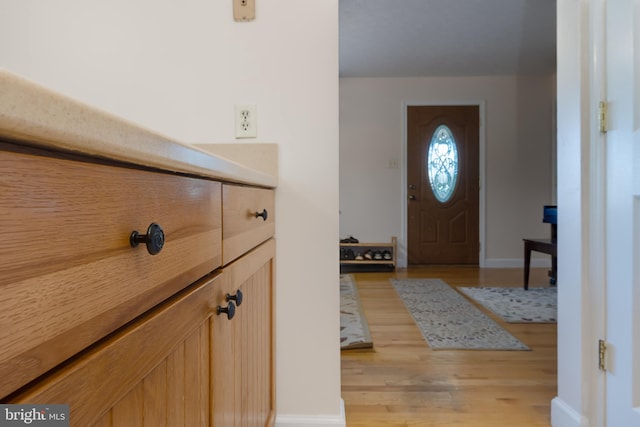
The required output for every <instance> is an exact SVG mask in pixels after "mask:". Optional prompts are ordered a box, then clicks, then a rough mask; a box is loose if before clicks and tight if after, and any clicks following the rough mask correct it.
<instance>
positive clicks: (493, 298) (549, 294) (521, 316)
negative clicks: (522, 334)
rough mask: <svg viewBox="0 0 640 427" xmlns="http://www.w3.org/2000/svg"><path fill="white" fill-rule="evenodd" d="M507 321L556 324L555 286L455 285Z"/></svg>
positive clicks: (556, 295)
mask: <svg viewBox="0 0 640 427" xmlns="http://www.w3.org/2000/svg"><path fill="white" fill-rule="evenodd" d="M458 290H459V291H461V292H463V293H465V294H466V295H468V296H469V297H470V298H472V299H474V300H476V301H477V302H478V303H480V304H482V305H483V306H485V307H486V308H488V309H489V310H491V311H492V312H494V313H495V314H496V315H498V316H500V317H501V318H502V319H504V320H505V321H507V322H509V323H556V322H557V316H558V302H557V297H558V293H557V288H555V287H553V288H529V290H527V291H525V290H524V289H523V288H487V287H482V288H458Z"/></svg>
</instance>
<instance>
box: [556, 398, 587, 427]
mask: <svg viewBox="0 0 640 427" xmlns="http://www.w3.org/2000/svg"><path fill="white" fill-rule="evenodd" d="M551 425H552V426H553V427H589V420H588V419H587V418H586V417H584V416H583V415H581V414H579V413H578V412H576V411H575V410H574V409H573V408H572V407H571V406H569V405H568V404H567V403H566V402H565V401H564V400H562V399H560V398H559V397H557V396H556V397H554V398H553V400H551Z"/></svg>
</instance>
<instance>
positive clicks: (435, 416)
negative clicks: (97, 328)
mask: <svg viewBox="0 0 640 427" xmlns="http://www.w3.org/2000/svg"><path fill="white" fill-rule="evenodd" d="M546 272H547V271H546V270H545V269H532V271H531V278H530V286H532V287H535V286H548V279H547V277H546ZM352 274H353V276H354V278H355V280H356V283H357V287H358V292H359V294H360V299H361V302H362V306H363V309H364V312H365V316H366V318H367V321H368V323H369V328H370V330H371V335H372V338H373V342H374V348H373V349H363V350H345V351H342V397H343V398H344V402H345V411H346V419H347V427H364V426H367V427H417V426H446V427H463V426H464V427H529V426H549V425H550V421H549V420H550V417H549V411H550V401H551V399H552V398H553V397H554V396H556V394H557V391H556V388H557V368H556V366H557V356H556V348H557V346H556V325H555V324H509V323H506V322H504V321H502V320H501V319H499V318H498V317H496V316H495V315H493V314H492V313H490V312H488V311H487V310H486V309H483V308H482V307H481V309H482V310H483V311H484V312H485V313H487V314H488V315H489V316H490V317H491V318H492V319H494V320H496V321H497V322H498V323H499V324H500V325H501V326H503V327H504V328H505V329H507V330H508V331H509V332H511V333H512V334H513V335H515V336H516V337H517V338H518V339H520V340H521V341H523V342H524V343H525V344H527V345H528V346H529V347H530V348H531V350H532V351H478V350H471V351H460V350H455V351H449V350H431V349H430V348H429V346H428V345H427V343H426V341H425V340H424V338H423V337H422V335H421V333H420V331H419V330H418V328H417V326H416V325H415V323H414V322H413V319H412V318H411V315H410V314H409V313H408V312H407V310H406V308H405V307H404V305H403V303H402V302H401V300H400V299H399V297H398V295H397V294H396V292H395V290H394V289H393V287H392V286H391V284H390V283H389V278H391V277H398V278H402V277H433V278H440V279H442V280H444V281H445V282H447V283H448V284H449V285H451V286H454V287H455V286H518V287H519V286H522V270H521V269H479V268H475V267H453V268H451V267H424V268H412V269H407V270H399V271H397V272H395V273H352Z"/></svg>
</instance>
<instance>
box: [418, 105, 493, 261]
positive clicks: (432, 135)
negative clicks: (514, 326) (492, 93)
mask: <svg viewBox="0 0 640 427" xmlns="http://www.w3.org/2000/svg"><path fill="white" fill-rule="evenodd" d="M479 123H480V107H479V106H478V105H438V106H408V107H407V121H406V126H407V127H406V129H407V150H406V165H407V175H406V179H407V182H406V192H407V211H406V212H407V263H408V265H410V266H411V265H434V264H438V265H452V264H456V265H478V264H479V256H480V255H479V251H480V135H479Z"/></svg>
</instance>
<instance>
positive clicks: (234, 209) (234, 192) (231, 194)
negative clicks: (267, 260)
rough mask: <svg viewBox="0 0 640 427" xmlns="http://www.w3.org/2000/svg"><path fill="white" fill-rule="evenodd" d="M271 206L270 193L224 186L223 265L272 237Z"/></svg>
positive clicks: (273, 226)
mask: <svg viewBox="0 0 640 427" xmlns="http://www.w3.org/2000/svg"><path fill="white" fill-rule="evenodd" d="M274 206H275V203H274V192H273V190H268V189H263V188H253V187H242V186H238V185H227V184H225V185H223V186H222V222H223V223H224V230H223V233H222V263H223V264H227V263H229V262H231V261H233V260H234V259H236V258H237V257H239V256H240V255H242V254H243V253H245V252H247V251H249V250H250V249H252V248H254V247H256V246H258V245H259V244H260V243H262V242H264V241H266V240H267V239H269V238H271V237H272V236H273V234H274V230H275V221H274V220H275V218H274V217H275V209H274ZM263 213H264V214H263ZM258 214H263V216H257V215H258ZM265 216H266V218H265Z"/></svg>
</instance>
